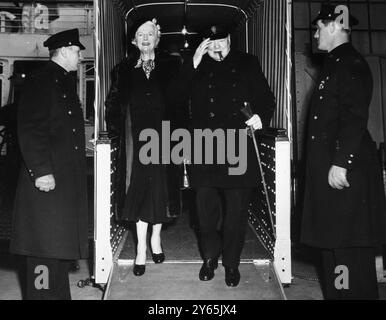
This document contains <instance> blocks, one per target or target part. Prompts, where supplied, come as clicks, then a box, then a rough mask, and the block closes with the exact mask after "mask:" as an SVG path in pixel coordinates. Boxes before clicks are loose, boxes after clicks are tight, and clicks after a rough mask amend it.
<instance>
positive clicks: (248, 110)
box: [240, 101, 276, 237]
mask: <svg viewBox="0 0 386 320" xmlns="http://www.w3.org/2000/svg"><path fill="white" fill-rule="evenodd" d="M240 111H241V112H242V113H243V114H244V115H245V117H246V118H247V119H248V120H249V119H250V118H252V116H253V113H252V110H251V106H250V104H249V102H246V101H245V102H244V107H243V108H241V109H240ZM249 130H250V132H251V136H252V140H253V145H254V147H255V152H256V157H257V162H258V164H259V169H260V175H261V181H262V183H263V189H264V193H265V200H266V202H267V206H268V213H269V219H270V221H271V225H272V229H273V234H274V235H275V237H276V230H275V225H274V224H273V219H272V211H271V205H270V202H269V197H268V192H267V185H266V183H265V177H264V172H263V167H262V165H261V160H260V153H259V148H258V146H257V141H256V137H255V133H254V131H255V130H254V129H253V127H252V126H249Z"/></svg>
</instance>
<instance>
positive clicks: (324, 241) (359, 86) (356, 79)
mask: <svg viewBox="0 0 386 320" xmlns="http://www.w3.org/2000/svg"><path fill="white" fill-rule="evenodd" d="M372 88H373V81H372V76H371V72H370V69H369V67H368V65H367V63H366V61H365V60H364V59H363V57H362V56H361V55H360V54H359V53H358V52H357V51H356V50H355V49H354V48H353V47H352V46H351V44H349V43H346V44H343V45H341V46H339V47H337V48H335V49H334V50H332V51H331V52H330V53H329V54H328V56H327V58H326V61H325V66H324V68H323V70H322V71H321V74H320V78H319V80H318V82H317V83H316V88H315V91H314V94H313V97H312V103H311V110H310V118H309V128H308V146H307V156H308V157H307V167H306V190H305V201H304V211H303V222H302V242H304V243H305V244H308V245H311V246H315V247H322V248H339V247H351V246H362V247H363V246H373V245H376V244H377V243H378V242H379V240H380V237H381V234H382V232H384V230H382V220H381V218H382V215H383V212H384V208H385V206H384V203H385V198H384V191H383V185H382V179H381V172H380V168H379V163H378V159H377V154H376V146H375V143H374V142H373V140H372V138H371V137H370V134H369V132H368V131H367V121H368V112H369V104H370V100H371V96H372ZM332 165H336V166H339V167H343V168H346V169H347V180H348V183H349V184H350V187H348V188H344V189H343V190H338V189H334V188H332V187H331V186H330V185H329V184H328V172H329V169H330V167H331V166H332Z"/></svg>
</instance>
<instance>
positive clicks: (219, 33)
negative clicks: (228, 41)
mask: <svg viewBox="0 0 386 320" xmlns="http://www.w3.org/2000/svg"><path fill="white" fill-rule="evenodd" d="M230 33H231V31H230V28H229V27H227V26H225V25H214V26H210V27H209V28H207V29H205V30H204V31H203V32H202V36H203V37H204V38H205V39H206V38H209V39H210V40H216V39H224V38H226V37H228V35H229V34H230Z"/></svg>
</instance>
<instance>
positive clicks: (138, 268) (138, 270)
mask: <svg viewBox="0 0 386 320" xmlns="http://www.w3.org/2000/svg"><path fill="white" fill-rule="evenodd" d="M145 270H146V265H145V264H135V263H134V268H133V273H134V274H135V275H136V276H142V275H143V274H144V273H145Z"/></svg>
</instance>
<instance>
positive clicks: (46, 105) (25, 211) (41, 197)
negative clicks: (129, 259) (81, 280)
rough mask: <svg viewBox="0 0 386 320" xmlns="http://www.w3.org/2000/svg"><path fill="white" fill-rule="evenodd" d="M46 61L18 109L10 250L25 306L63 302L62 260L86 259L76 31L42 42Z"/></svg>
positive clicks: (64, 262) (65, 294) (66, 296)
mask: <svg viewBox="0 0 386 320" xmlns="http://www.w3.org/2000/svg"><path fill="white" fill-rule="evenodd" d="M44 46H45V47H48V49H49V51H50V57H51V60H50V61H49V62H47V64H46V65H45V66H44V67H43V68H42V69H41V70H39V71H37V72H35V73H33V74H32V75H31V77H30V79H29V80H28V81H27V83H26V85H25V87H24V91H23V93H22V97H21V100H20V103H19V109H18V128H17V129H18V139H19V144H20V150H21V154H22V157H23V164H22V167H21V171H20V175H19V182H18V188H17V192H16V198H15V207H14V218H13V230H12V239H11V247H10V250H11V252H12V253H15V254H20V255H24V256H26V257H27V277H26V279H27V285H26V295H25V298H27V299H39V300H43V299H44V300H46V299H47V300H51V299H52V300H57V299H71V295H70V288H69V279H68V267H69V261H70V260H75V259H81V258H86V257H87V255H88V248H87V245H88V243H87V190H86V188H87V184H86V158H85V135H84V123H83V112H82V109H81V105H80V101H79V98H78V96H77V91H76V77H74V75H73V74H71V71H76V70H77V66H78V62H79V54H80V50H83V49H85V48H84V46H83V45H82V44H81V43H80V42H79V32H78V29H71V30H66V31H63V32H60V33H57V34H55V35H53V36H51V37H50V38H48V39H47V40H46V41H45V42H44Z"/></svg>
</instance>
